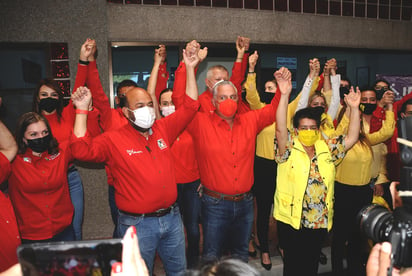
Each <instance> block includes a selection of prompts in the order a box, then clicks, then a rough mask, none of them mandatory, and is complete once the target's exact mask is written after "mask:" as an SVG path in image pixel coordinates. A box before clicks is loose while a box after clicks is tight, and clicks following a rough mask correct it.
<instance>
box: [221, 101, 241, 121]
mask: <svg viewBox="0 0 412 276" xmlns="http://www.w3.org/2000/svg"><path fill="white" fill-rule="evenodd" d="M219 111H220V113H221V114H222V115H223V116H225V117H228V118H230V117H232V116H233V115H235V113H236V111H237V102H236V101H234V100H231V99H227V100H224V101H223V102H220V103H219Z"/></svg>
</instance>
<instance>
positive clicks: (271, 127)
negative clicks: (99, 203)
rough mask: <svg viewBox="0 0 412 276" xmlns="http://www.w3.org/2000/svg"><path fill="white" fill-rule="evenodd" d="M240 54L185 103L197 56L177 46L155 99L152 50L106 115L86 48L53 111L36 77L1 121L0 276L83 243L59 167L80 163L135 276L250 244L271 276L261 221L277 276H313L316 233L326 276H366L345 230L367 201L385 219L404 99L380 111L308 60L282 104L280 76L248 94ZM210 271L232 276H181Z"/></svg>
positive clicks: (160, 57)
mask: <svg viewBox="0 0 412 276" xmlns="http://www.w3.org/2000/svg"><path fill="white" fill-rule="evenodd" d="M249 48H250V40H249V39H248V38H246V37H238V38H237V40H236V50H237V56H236V60H235V62H234V65H233V68H232V74H231V76H230V77H229V72H228V70H227V69H226V68H225V67H224V66H221V65H216V66H212V67H210V68H208V71H207V77H206V80H205V83H206V86H207V90H206V91H204V92H203V93H201V94H200V95H199V93H198V88H197V83H196V71H197V67H198V65H199V64H200V63H201V62H202V61H203V60H205V59H206V58H207V53H208V49H207V48H206V47H205V48H202V47H201V46H200V44H199V43H198V42H197V41H195V40H194V41H191V42H189V43H187V45H186V48H185V49H184V50H183V53H182V57H183V58H182V61H181V62H180V64H179V66H178V68H177V70H176V71H175V81H174V85H173V88H167V87H166V85H167V81H168V76H169V75H168V73H167V70H166V68H167V64H166V57H167V54H166V47H165V46H164V45H159V47H158V48H156V50H155V52H154V63H153V68H152V71H151V75H150V78H149V82H148V86H147V88H146V89H145V88H142V87H138V86H137V84H136V83H135V82H133V81H132V80H124V81H122V82H121V83H120V84H119V85H118V87H117V91H116V92H117V95H116V98H115V102H116V107H115V108H111V107H110V104H109V100H108V98H107V95H106V93H105V92H104V90H103V87H102V85H101V82H100V77H99V72H98V70H97V62H96V58H97V55H96V53H97V46H96V42H95V41H94V40H92V39H87V40H86V41H85V43H84V44H83V45H82V46H81V48H80V56H79V63H78V67H77V75H76V81H75V85H74V89H73V92H72V95H71V100H70V102H69V104H68V105H66V106H64V104H63V103H64V102H63V94H62V92H61V90H60V88H59V86H58V85H57V83H56V82H55V81H53V80H51V79H44V80H42V81H41V82H40V83H39V85H38V87H37V88H36V91H35V93H34V95H33V110H32V112H29V113H25V114H23V115H22V116H21V117H20V118H19V120H18V122H17V127H16V133H15V135H12V134H11V133H10V132H9V130H8V129H7V128H6V127H5V126H4V124H3V123H2V122H1V121H0V168H1V171H0V183H2V182H5V181H7V183H8V189H7V191H6V192H4V193H3V192H1V193H0V207H1V208H0V218H1V220H0V227H1V229H2V233H3V235H1V237H0V244H1V247H0V272H1V271H4V270H6V269H8V268H9V267H11V266H12V265H13V264H15V263H17V255H16V248H17V247H18V246H19V245H20V244H31V243H35V242H48V241H73V240H82V221H83V206H84V194H83V184H82V181H81V177H80V174H79V173H78V171H77V169H76V167H75V166H74V164H73V162H74V160H80V161H86V162H95V163H104V164H105V168H106V173H107V179H108V187H109V205H110V209H111V215H112V219H113V223H114V225H115V229H114V231H113V237H117V238H122V237H124V236H125V235H126V236H127V235H131V236H132V238H131V239H129V242H132V243H137V241H136V240H138V244H139V246H138V247H139V248H140V251H139V258H138V259H139V262H140V263H141V264H143V266H144V269H143V270H142V271H143V272H142V273H144V274H150V275H152V274H153V269H154V265H155V264H154V260H155V256H156V254H158V255H159V257H160V259H161V260H162V263H163V266H164V269H165V271H166V274H167V275H182V274H183V273H184V272H185V271H186V270H187V269H195V268H198V267H199V265H201V264H204V263H209V264H210V263H216V262H217V261H219V260H221V259H222V257H226V256H230V257H231V258H234V259H239V260H241V261H242V262H244V263H247V262H248V259H249V256H250V255H253V254H256V251H255V248H254V247H257V248H258V249H259V250H260V258H261V264H262V266H263V268H264V269H266V270H270V269H271V267H272V263H271V258H270V252H269V240H270V239H269V221H270V219H271V217H272V216H273V218H274V219H275V221H276V224H277V233H276V235H278V240H279V244H278V245H277V248H278V250H279V252H280V254H281V256H282V259H283V262H284V268H283V273H284V275H317V271H318V266H319V262H320V260H321V258H322V254H323V253H322V251H321V250H322V247H323V245H324V244H325V242H326V241H327V240H328V235H329V233H331V247H332V270H333V275H346V273H347V275H365V273H366V267H365V263H366V259H365V256H368V253H369V250H370V246H368V243H367V239H366V238H365V237H364V236H363V235H362V233H361V232H360V230H359V226H358V223H357V221H356V217H357V214H358V213H359V211H360V210H361V209H362V208H363V207H364V206H366V205H369V204H371V203H372V202H373V201H377V202H384V203H385V204H386V205H385V206H386V207H387V208H389V209H393V208H394V206H393V205H394V204H393V201H392V197H391V196H390V192H389V185H390V183H391V182H392V181H399V172H397V170H399V169H400V166H401V165H400V157H399V148H398V146H397V144H396V137H397V128H396V121H397V120H398V118H399V119H402V118H404V117H406V116H410V115H412V112H411V110H412V100H411V99H412V94H409V95H407V96H405V97H404V98H403V99H401V100H399V101H396V102H395V101H394V93H393V92H392V91H391V90H390V86H389V84H388V83H387V82H386V81H384V80H377V81H376V82H375V84H374V85H373V86H371V87H361V88H359V87H356V86H355V87H354V86H351V83H350V81H349V80H348V79H347V78H346V77H345V76H341V75H340V74H339V73H338V72H339V71H338V68H337V62H336V60H335V59H333V58H332V59H330V60H328V61H327V62H326V64H324V67H323V70H322V72H321V64H320V62H319V60H318V59H316V58H313V59H311V60H310V61H309V66H308V69H309V73H308V76H307V78H306V80H305V83H304V85H303V87H302V90H301V91H300V92H299V93H298V94H297V95H296V97H295V98H294V99H291V98H290V96H291V92H292V74H291V72H290V71H289V70H288V69H287V68H285V67H282V68H279V69H278V70H276V71H275V72H274V74H273V79H270V80H268V81H267V82H266V83H265V91H258V89H257V87H258V84H257V77H256V75H257V74H256V72H255V69H256V65H257V62H258V59H259V55H258V52H257V51H250V50H249ZM243 91H245V94H242V93H243ZM2 104H7V103H2ZM254 202H255V204H254ZM255 214H256V218H255ZM255 221H256V230H254V231H255V232H256V233H252V229H254V227H253V225H254V222H255ZM128 229H129V230H128ZM130 229H134V230H135V232H134V234H135V235H133V234H132V233H131V232H130V231H131V230H130ZM185 233H186V237H187V243H186V237H185ZM201 233H202V237H203V239H201ZM201 240H203V244H200V241H201ZM385 248H386V247H385ZM379 249H380V247H379V248H378V249H374V250H375V251H376V250H379ZM385 252H386V251H385ZM140 254H141V255H140ZM375 255H376V254H375ZM344 259H346V262H347V268H346V269H345V268H344ZM222 264H223V265H222ZM236 264H237V265H238V266H239V264H238V263H236ZM225 265H226V266H227V267H229V268H231V267H233V264H232V263H231V262H230V261H226V262H222V263H221V264H220V265H209V266H207V268H205V269H203V272H197V274H196V273H195V272H193V274H196V275H209V274H202V273H206V272H205V271H209V272H208V273H212V272H215V273H212V274H214V275H218V274H216V273H217V272H216V271H219V269H223V270H222V271H224V269H225ZM139 269H140V268H139ZM115 270H116V269H115ZM372 270H373V269H372ZM372 270H371V269H370V271H372ZM246 271H248V272H247V273H251V274H245V275H254V274H253V273H255V272H254V271H253V270H250V271H249V270H248V268H247V267H244V268H243V272H244V273H246ZM373 271H374V272H373V273H375V270H373ZM115 272H116V271H115ZM119 275H120V274H119ZM221 275H224V274H221ZM370 275H372V274H370Z"/></svg>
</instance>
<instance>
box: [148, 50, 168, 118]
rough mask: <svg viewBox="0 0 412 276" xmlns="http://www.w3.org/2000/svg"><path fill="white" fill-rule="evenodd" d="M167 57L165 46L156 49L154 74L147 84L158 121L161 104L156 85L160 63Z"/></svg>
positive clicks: (151, 74) (152, 73)
mask: <svg viewBox="0 0 412 276" xmlns="http://www.w3.org/2000/svg"><path fill="white" fill-rule="evenodd" d="M165 55H166V47H165V46H164V45H159V48H157V49H155V53H154V57H153V60H154V62H153V68H152V72H151V73H150V78H149V83H148V84H147V92H148V93H149V94H150V97H151V98H152V101H153V108H154V109H155V112H156V119H160V118H161V116H160V111H159V104H158V99H157V98H156V84H157V80H158V73H159V67H160V63H161V62H162V60H163V59H164V56H165Z"/></svg>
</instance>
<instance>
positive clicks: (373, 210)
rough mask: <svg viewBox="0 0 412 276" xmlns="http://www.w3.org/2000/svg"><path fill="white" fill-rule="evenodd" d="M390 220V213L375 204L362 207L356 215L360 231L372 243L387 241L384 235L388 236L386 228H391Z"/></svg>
mask: <svg viewBox="0 0 412 276" xmlns="http://www.w3.org/2000/svg"><path fill="white" fill-rule="evenodd" d="M391 219H392V213H391V212H389V211H388V210H387V209H386V208H385V207H383V206H380V205H377V204H373V205H369V206H366V207H364V208H363V209H362V210H361V211H360V212H359V214H358V221H359V225H360V229H361V231H362V232H363V233H365V234H366V236H367V237H368V238H370V239H372V240H373V241H374V242H383V241H386V240H387V236H386V235H387V234H388V227H391V223H390V221H391ZM385 233H386V234H385Z"/></svg>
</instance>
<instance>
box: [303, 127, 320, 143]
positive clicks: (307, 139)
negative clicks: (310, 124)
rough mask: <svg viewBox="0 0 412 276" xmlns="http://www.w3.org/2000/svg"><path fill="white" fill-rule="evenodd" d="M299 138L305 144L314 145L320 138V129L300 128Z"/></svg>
mask: <svg viewBox="0 0 412 276" xmlns="http://www.w3.org/2000/svg"><path fill="white" fill-rule="evenodd" d="M298 139H299V141H300V142H301V143H302V144H303V145H304V146H307V147H310V146H313V145H314V144H315V143H316V141H317V140H318V139H319V131H318V130H315V129H302V130H298Z"/></svg>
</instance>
